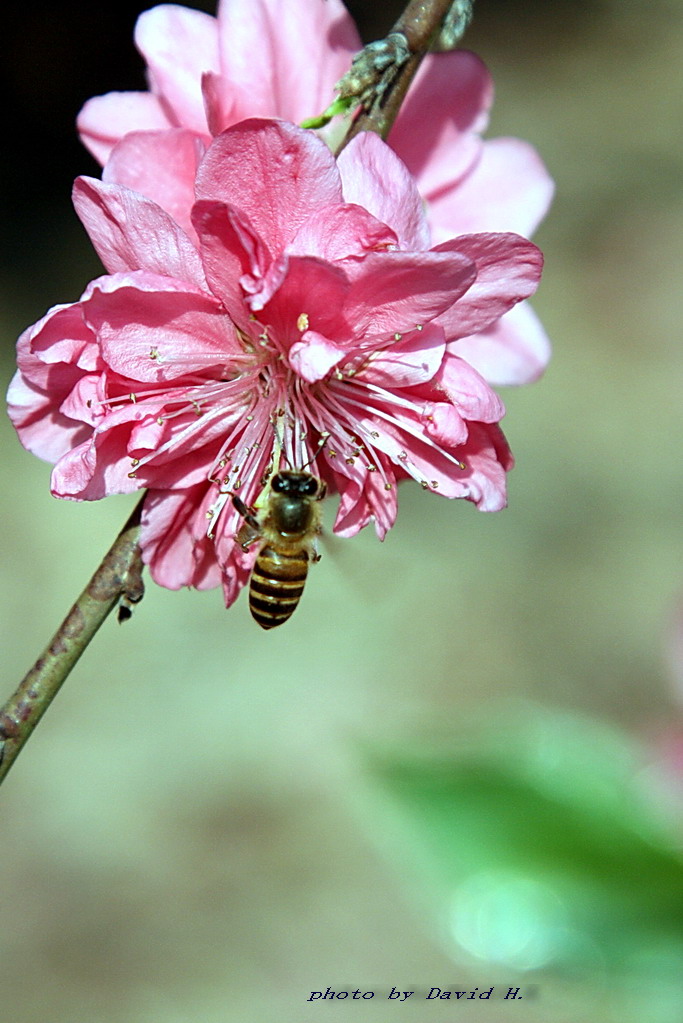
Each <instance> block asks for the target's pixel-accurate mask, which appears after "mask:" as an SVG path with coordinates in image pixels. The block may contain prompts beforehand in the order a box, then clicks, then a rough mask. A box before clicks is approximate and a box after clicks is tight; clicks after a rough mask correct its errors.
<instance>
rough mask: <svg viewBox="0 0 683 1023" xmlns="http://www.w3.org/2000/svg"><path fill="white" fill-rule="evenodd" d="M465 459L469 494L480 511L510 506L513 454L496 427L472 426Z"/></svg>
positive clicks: (466, 482) (488, 425)
mask: <svg viewBox="0 0 683 1023" xmlns="http://www.w3.org/2000/svg"><path fill="white" fill-rule="evenodd" d="M463 457H464V459H465V460H466V462H467V478H466V480H465V492H464V493H463V494H462V495H461V496H463V497H466V498H467V499H468V500H469V501H473V502H474V503H475V504H476V506H477V508H478V509H479V511H488V512H492V511H501V510H502V509H503V508H505V506H506V505H507V472H509V470H510V469H511V468H512V466H513V460H512V455H511V454H510V449H509V447H508V445H507V441H506V440H505V437H504V436H503V431H502V430H501V429H500V427H499V426H497V425H495V424H493V423H492V424H483V423H482V424H479V423H471V424H470V432H469V438H468V444H467V447H466V449H465V454H464V456H463Z"/></svg>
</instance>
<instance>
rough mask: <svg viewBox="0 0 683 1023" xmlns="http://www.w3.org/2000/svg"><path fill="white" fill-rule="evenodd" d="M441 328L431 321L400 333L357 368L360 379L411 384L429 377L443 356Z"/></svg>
mask: <svg viewBox="0 0 683 1023" xmlns="http://www.w3.org/2000/svg"><path fill="white" fill-rule="evenodd" d="M445 349H446V342H445V340H444V335H443V331H442V329H441V328H440V327H437V326H435V325H434V324H431V323H429V324H427V325H426V326H425V327H424V328H423V329H422V330H414V331H411V332H410V333H409V334H404V335H403V337H402V338H401V340H400V341H395V342H394V343H393V344H392V345H390V347H388V348H380V349H378V350H377V351H375V352H372V354H371V355H370V356H369V358H368V359H367V362H366V363H365V364H364V365H363V367H362V369H361V370H360V372H359V377H360V378H362V380H363V382H364V383H370V384H376V385H378V386H380V387H390V388H400V387H413V386H415V385H416V384H422V383H425V382H426V381H427V380H431V379H432V378H433V377H434V376H435V374H436V373H437V371H438V369H439V367H440V365H441V363H442V361H443V357H444V353H445Z"/></svg>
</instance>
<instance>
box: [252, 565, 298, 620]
mask: <svg viewBox="0 0 683 1023" xmlns="http://www.w3.org/2000/svg"><path fill="white" fill-rule="evenodd" d="M307 574H308V551H307V550H306V549H305V548H303V549H299V550H297V551H295V552H294V553H292V554H287V553H283V552H281V551H276V550H273V548H272V547H270V546H268V545H266V546H265V547H263V548H262V549H261V551H260V552H259V555H258V557H257V559H256V564H255V565H254V570H253V572H252V574H251V582H250V584H249V610H250V611H251V614H252V617H253V618H254V620H255V621H257V622H258V624H259V625H260V626H261V628H262V629H273V628H275V626H276V625H282V624H283V622H286V621H287V619H288V618H290V617H291V616H292V615H293V614H294V612H295V611H296V606H297V604H298V603H299V598H300V597H301V594H302V593H303V592H304V584H305V582H306V576H307Z"/></svg>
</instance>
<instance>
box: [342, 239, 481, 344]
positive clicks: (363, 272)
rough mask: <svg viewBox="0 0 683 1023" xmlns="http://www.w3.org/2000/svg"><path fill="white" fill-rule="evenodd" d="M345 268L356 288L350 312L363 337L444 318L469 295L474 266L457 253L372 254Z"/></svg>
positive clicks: (405, 329) (403, 330) (347, 310)
mask: <svg viewBox="0 0 683 1023" xmlns="http://www.w3.org/2000/svg"><path fill="white" fill-rule="evenodd" d="M345 269H346V270H347V272H348V273H349V275H351V274H352V273H353V275H354V276H353V287H352V288H351V291H350V292H349V297H348V299H347V301H346V308H345V313H346V316H347V318H348V320H349V322H350V323H352V324H354V325H355V329H356V334H357V336H358V337H362V336H363V335H366V336H371V335H384V336H386V335H387V334H389V335H391V334H395V333H399V334H402V333H407V332H408V331H411V330H414V329H415V327H416V326H418V325H421V324H424V323H427V322H428V321H429V320H432V319H433V318H434V317H436V316H439V314H440V313H443V312H444V311H445V310H446V309H448V307H449V306H451V305H452V304H453V302H454V301H455V299H457V298H459V297H460V296H461V295H463V293H464V292H466V290H467V288H468V287H469V286H470V285H471V283H472V280H473V278H474V274H475V269H474V264H473V263H472V261H471V260H470V259H469V258H467V257H466V256H463V255H460V254H456V253H448V254H446V253H440V252H416V253H412V252H382V253H370V254H369V255H367V256H366V257H365V259H363V260H361V261H360V263H358V264H356V265H354V263H353V261H351V260H349V261H347V263H346V264H345Z"/></svg>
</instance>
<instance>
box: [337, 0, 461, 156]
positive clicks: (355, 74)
mask: <svg viewBox="0 0 683 1023" xmlns="http://www.w3.org/2000/svg"><path fill="white" fill-rule="evenodd" d="M473 2H474V0H411V2H410V3H409V4H408V5H407V7H406V8H405V10H404V11H403V14H402V15H401V17H400V18H399V19H398V21H397V22H396V24H395V25H394V26H393V28H392V29H391V32H390V33H389V35H388V36H387V37H386V39H382V40H380V41H379V42H376V43H370V44H369V46H366V47H365V49H364V50H362V51H361V52H360V53H359V54H358V56H357V57H356V58H355V59H354V61H353V64H352V65H351V69H350V70H349V71H348V72H347V74H346V75H344V77H343V78H342V79H341V81H340V82H339V84H338V85H337V91H338V92H339V100H340V101H342V102H344V101H346V102H347V103H348V101H349V100H350V99H351V98H352V97H356V98H357V100H358V102H359V103H360V104H361V106H362V109H361V112H360V113H359V114H358V116H357V117H356V118H355V120H354V121H353V123H352V124H351V127H350V128H349V130H348V131H347V133H346V135H345V136H344V139H343V140H342V142H341V144H340V145H339V146H338V147H337V153H340V152H341V150H342V149H343V148H344V146H346V145H347V143H349V142H350V141H351V139H352V138H354V137H355V136H356V135H358V134H359V133H360V132H362V131H374V132H376V133H377V134H378V135H380V136H381V137H382V138H383V139H386V137H387V136H388V134H389V132H390V130H391V126H392V124H393V123H394V121H395V120H396V116H397V114H398V112H399V109H400V107H401V103H402V102H403V100H404V98H405V94H406V92H407V91H408V87H409V86H410V83H411V82H412V80H413V78H414V77H415V74H416V72H417V69H418V68H419V66H420V64H421V63H422V60H423V58H424V57H425V56H426V54H427V53H428V52H429V50H430V49H434V48H436V49H453V48H454V47H455V46H456V44H457V42H458V41H459V39H460V37H461V36H462V34H463V32H464V31H465V29H466V28H467V25H468V24H469V22H470V19H471V16H472V4H473Z"/></svg>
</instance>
